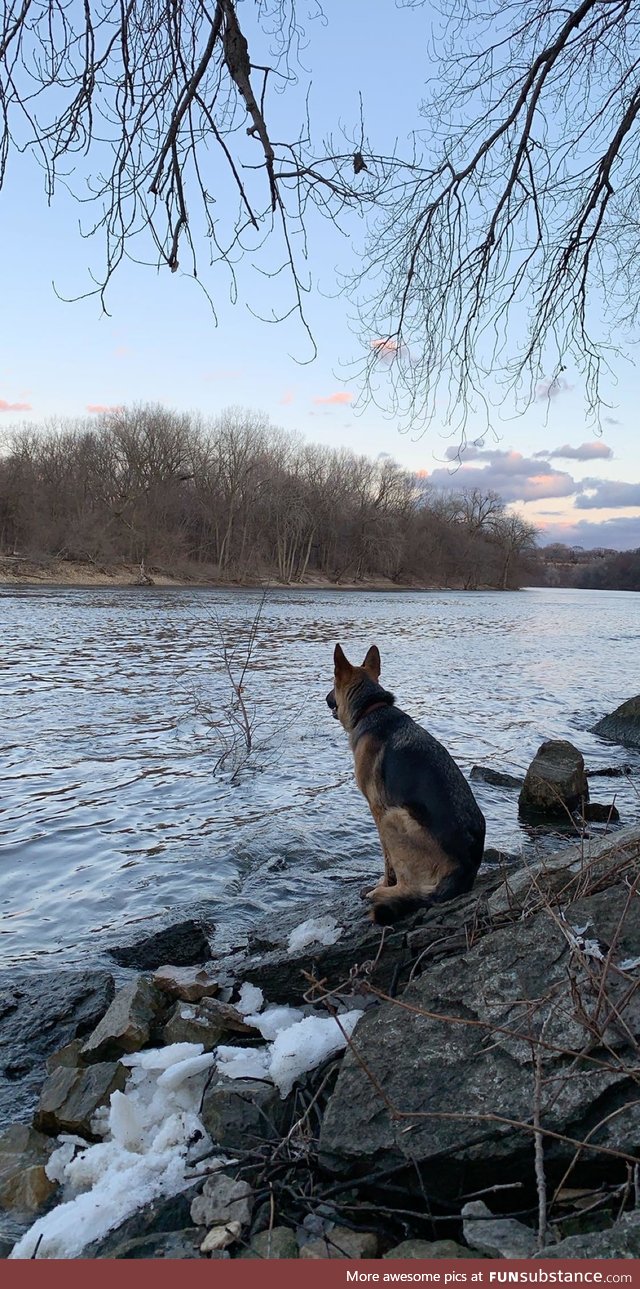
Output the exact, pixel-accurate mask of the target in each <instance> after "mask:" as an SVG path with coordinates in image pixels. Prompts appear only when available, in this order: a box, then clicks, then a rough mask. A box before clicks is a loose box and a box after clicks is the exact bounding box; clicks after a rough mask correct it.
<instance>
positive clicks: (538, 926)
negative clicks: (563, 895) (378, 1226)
mask: <svg viewBox="0 0 640 1289" xmlns="http://www.w3.org/2000/svg"><path fill="white" fill-rule="evenodd" d="M636 900H637V897H636ZM565 918H566V924H563V923H562V921H561V920H560V919H559V918H557V917H554V916H553V915H552V914H550V913H541V914H539V915H538V916H536V917H532V918H531V919H529V920H528V921H525V922H524V923H521V924H519V925H518V926H517V928H516V927H513V926H505V927H504V928H501V929H500V930H497V931H493V932H490V933H487V934H486V935H485V936H484V937H483V938H482V939H481V940H480V941H479V943H478V944H477V945H476V946H475V947H474V948H473V949H471V950H470V951H469V952H468V953H466V954H463V955H461V956H460V957H458V958H457V959H456V961H455V964H452V962H451V960H446V961H444V962H440V963H435V964H432V965H431V966H430V969H429V971H428V972H425V974H424V975H423V976H421V977H420V979H419V980H418V981H416V982H415V983H414V984H412V985H410V986H409V987H408V988H407V989H406V990H405V992H404V994H403V995H402V997H401V998H399V999H398V1000H397V1001H394V1002H390V1003H384V1004H383V1005H382V1006H380V1007H379V1008H378V1009H376V1010H371V1011H368V1012H367V1013H366V1015H365V1016H364V1017H363V1019H362V1021H361V1022H360V1024H359V1026H358V1028H357V1030H356V1032H355V1034H354V1038H353V1046H354V1048H355V1049H356V1050H357V1056H356V1055H355V1052H354V1051H353V1050H352V1049H351V1048H350V1049H348V1050H347V1053H346V1055H345V1058H344V1061H343V1063H342V1067H341V1070H340V1074H339V1075H338V1080H337V1083H336V1087H335V1090H334V1092H333V1094H332V1096H331V1097H330V1099H329V1102H328V1105H327V1108H326V1111H325V1115H324V1120H323V1124H322V1129H321V1133H320V1162H321V1164H322V1165H323V1166H324V1167H326V1168H327V1169H328V1170H330V1171H332V1172H334V1173H338V1174H340V1175H344V1174H347V1175H353V1176H354V1177H357V1176H361V1175H365V1174H366V1173H367V1172H368V1171H370V1170H371V1169H375V1168H378V1167H381V1166H384V1167H388V1166H389V1167H396V1166H400V1165H401V1164H402V1162H403V1161H405V1162H408V1163H409V1162H412V1161H418V1162H422V1163H425V1164H430V1165H431V1171H432V1173H433V1177H434V1185H435V1186H436V1190H435V1191H434V1197H436V1198H437V1197H440V1198H441V1197H442V1196H443V1195H446V1194H447V1193H451V1194H458V1193H459V1191H460V1189H461V1188H462V1186H463V1185H464V1187H465V1188H466V1189H469V1188H471V1186H472V1185H478V1187H479V1186H490V1185H494V1184H496V1183H498V1182H504V1181H508V1180H511V1179H517V1178H519V1177H521V1175H522V1168H523V1167H525V1168H531V1159H532V1149H533V1146H532V1131H531V1113H532V1104H533V1089H534V1082H535V1065H534V1062H533V1053H534V1052H535V1053H536V1056H537V1053H538V1052H539V1054H540V1060H541V1070H542V1078H543V1097H542V1105H541V1122H542V1124H543V1126H544V1127H545V1129H548V1130H550V1131H551V1132H553V1133H557V1134H566V1135H567V1136H568V1137H570V1138H572V1139H573V1140H574V1141H584V1139H585V1138H586V1137H587V1135H588V1136H589V1145H588V1147H585V1148H584V1150H583V1152H582V1155H581V1160H580V1162H581V1165H584V1166H587V1165H589V1166H591V1167H593V1165H594V1160H595V1161H597V1159H598V1156H597V1152H596V1151H595V1150H593V1147H594V1146H602V1147H605V1148H608V1149H613V1150H616V1151H621V1152H628V1153H629V1154H631V1155H634V1154H636V1153H637V1152H638V1149H639V1148H640V1108H639V1107H638V1106H637V1104H635V1105H634V1102H637V1097H636V1096H635V1088H634V1086H633V1082H632V1080H631V1079H630V1077H629V1075H628V1074H627V1073H626V1072H625V1060H627V1059H632V1058H631V1056H630V1055H626V1053H627V1051H628V1044H629V1035H631V1036H632V1038H631V1041H632V1042H633V1040H634V1039H635V1037H636V1036H638V1035H640V998H639V993H640V991H638V990H637V989H634V988H633V981H634V979H635V978H636V977H635V976H633V973H632V974H631V977H630V976H629V974H628V973H623V972H622V969H620V971H617V970H615V965H616V964H617V963H618V957H617V956H616V958H615V963H612V964H611V965H610V968H609V969H608V971H607V977H606V997H607V999H608V1006H607V1008H606V1009H604V1010H603V1009H602V1006H601V1005H600V1009H599V1010H598V999H599V997H600V986H601V982H602V974H601V973H602V971H603V970H604V967H603V965H602V963H598V960H597V959H595V958H594V957H593V956H590V950H589V948H588V944H586V940H583V949H582V950H581V949H579V948H578V935H577V932H578V930H579V929H581V930H582V931H584V929H585V926H586V924H590V927H592V928H593V932H592V931H591V929H590V930H589V933H588V934H589V937H591V935H593V936H594V937H598V936H600V935H601V934H602V935H603V936H605V938H606V930H607V929H609V928H613V929H614V930H615V934H616V937H617V940H616V943H617V950H616V953H619V954H620V955H624V957H625V958H626V957H627V955H629V956H630V957H631V959H633V958H635V957H636V956H638V954H637V951H638V950H640V924H639V920H638V918H637V913H636V908H635V904H634V900H633V899H632V898H630V896H629V890H628V889H627V887H626V886H624V885H620V886H615V887H611V888H609V889H607V890H604V891H600V892H598V893H596V894H594V895H593V896H590V897H586V898H584V899H582V900H580V901H576V902H575V903H574V904H573V905H571V904H569V905H568V906H567V907H566V909H565ZM586 935H587V932H586V931H585V937H586ZM585 945H586V947H584V946H585ZM636 975H637V971H636ZM594 1014H595V1015H594ZM585 1016H586V1017H592V1016H594V1021H593V1024H595V1026H596V1028H595V1034H596V1035H598V1034H600V1035H601V1043H602V1046H601V1047H598V1046H596V1048H595V1051H594V1052H592V1050H591V1049H590V1048H589V1044H590V1042H591V1039H592V1032H591V1030H589V1032H587V1030H586V1029H585V1024H584V1023H583V1020H584V1017H585ZM598 1018H599V1020H598ZM588 1023H589V1024H592V1022H591V1021H589V1022H588ZM598 1024H599V1025H600V1029H599V1030H598V1028H597V1025H598ZM543 1027H544V1029H543ZM541 1036H543V1039H542V1041H541V1042H540V1046H539V1047H538V1046H537V1042H536V1040H537V1039H540V1038H541ZM585 1049H586V1054H585ZM591 1055H592V1056H593V1059H590V1058H591ZM619 1058H620V1059H619ZM379 1089H383V1090H384V1095H382V1094H381V1092H380V1091H379ZM505 1120H506V1121H507V1122H505ZM519 1124H521V1125H522V1126H521V1127H519V1126H518V1125H519ZM526 1125H529V1127H527V1126H526ZM574 1154H575V1146H574V1145H572V1144H570V1143H563V1142H561V1141H559V1140H558V1139H557V1138H549V1139H547V1141H546V1143H545V1155H546V1158H547V1160H548V1161H554V1160H555V1161H558V1162H559V1163H560V1164H562V1163H564V1162H565V1161H566V1162H567V1163H568V1162H569V1161H570V1160H571V1159H572V1158H573V1156H574ZM426 1175H427V1176H428V1175H429V1170H426Z"/></svg>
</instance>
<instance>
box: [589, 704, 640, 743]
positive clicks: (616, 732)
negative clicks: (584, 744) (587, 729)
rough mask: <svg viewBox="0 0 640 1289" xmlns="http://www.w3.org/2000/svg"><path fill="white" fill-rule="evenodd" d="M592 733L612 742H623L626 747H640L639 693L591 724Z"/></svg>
mask: <svg viewBox="0 0 640 1289" xmlns="http://www.w3.org/2000/svg"><path fill="white" fill-rule="evenodd" d="M592 733H593V734H599V735H600V737H601V738H608V739H611V741H612V742H613V743H624V744H625V746H626V747H640V694H637V695H636V697H635V698H628V699H627V701H626V703H621V704H620V706H619V707H616V710H615V712H610V713H609V715H608V716H603V717H602V720H600V721H598V723H597V725H594V726H593V730H592Z"/></svg>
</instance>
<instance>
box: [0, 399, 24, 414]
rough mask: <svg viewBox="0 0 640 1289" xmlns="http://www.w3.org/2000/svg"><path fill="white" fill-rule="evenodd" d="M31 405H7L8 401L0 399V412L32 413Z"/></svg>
mask: <svg viewBox="0 0 640 1289" xmlns="http://www.w3.org/2000/svg"><path fill="white" fill-rule="evenodd" d="M31 410H32V408H31V403H7V401H6V399H4V398H0V412H30V411H31Z"/></svg>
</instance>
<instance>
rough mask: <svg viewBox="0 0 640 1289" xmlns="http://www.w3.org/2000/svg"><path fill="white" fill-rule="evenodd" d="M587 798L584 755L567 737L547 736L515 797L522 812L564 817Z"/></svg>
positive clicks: (587, 787) (587, 785)
mask: <svg viewBox="0 0 640 1289" xmlns="http://www.w3.org/2000/svg"><path fill="white" fill-rule="evenodd" d="M588 800H589V784H588V782H587V776H586V774H585V769H584V757H583V756H582V753H581V752H579V751H578V749H577V747H574V746H573V743H569V742H568V741H567V740H566V739H549V741H548V742H546V743H542V744H541V745H540V747H539V748H538V751H537V752H536V754H535V756H534V758H533V761H532V762H531V765H530V766H529V769H528V770H527V773H526V775H525V779H524V783H523V785H522V789H521V792H520V796H519V798H518V810H519V811H520V814H521V815H534V816H535V815H550V816H552V817H553V816H556V817H557V816H560V817H563V818H565V819H566V817H567V812H569V813H571V812H572V811H573V810H577V809H578V807H579V806H580V805H581V804H582V802H583V801H588Z"/></svg>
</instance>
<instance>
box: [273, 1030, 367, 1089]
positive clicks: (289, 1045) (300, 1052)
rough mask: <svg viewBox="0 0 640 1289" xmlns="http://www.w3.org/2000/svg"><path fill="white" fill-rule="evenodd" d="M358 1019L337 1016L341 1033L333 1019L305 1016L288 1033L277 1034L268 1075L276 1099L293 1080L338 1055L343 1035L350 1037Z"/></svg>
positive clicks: (345, 1040)
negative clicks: (277, 1090) (330, 1057)
mask: <svg viewBox="0 0 640 1289" xmlns="http://www.w3.org/2000/svg"><path fill="white" fill-rule="evenodd" d="M361 1016H362V1012H361V1011H350V1012H345V1013H344V1014H343V1015H342V1016H340V1026H342V1029H341V1028H340V1026H339V1025H338V1022H337V1020H335V1018H334V1017H333V1016H306V1017H305V1019H304V1020H301V1021H298V1024H297V1025H292V1026H291V1027H290V1029H285V1030H281V1031H280V1033H279V1034H278V1036H277V1038H276V1040H275V1042H274V1043H273V1045H272V1047H271V1060H270V1063H269V1074H270V1076H271V1078H272V1079H273V1082H274V1083H275V1084H277V1086H278V1088H279V1089H280V1095H281V1096H282V1097H286V1096H288V1094H289V1092H290V1091H291V1089H292V1087H293V1085H294V1083H295V1081H296V1079H299V1078H300V1076H301V1075H302V1074H306V1073H307V1071H308V1070H314V1069H315V1068H316V1066H317V1065H320V1064H321V1063H322V1061H324V1060H326V1058H327V1057H329V1056H333V1055H334V1053H335V1052H340V1051H342V1048H343V1047H346V1043H347V1039H346V1038H345V1034H346V1035H348V1036H349V1037H351V1035H352V1033H353V1031H354V1029H355V1027H356V1025H357V1024H358V1021H359V1020H360V1017H361ZM343 1030H344V1033H343V1032H342V1031H343Z"/></svg>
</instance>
